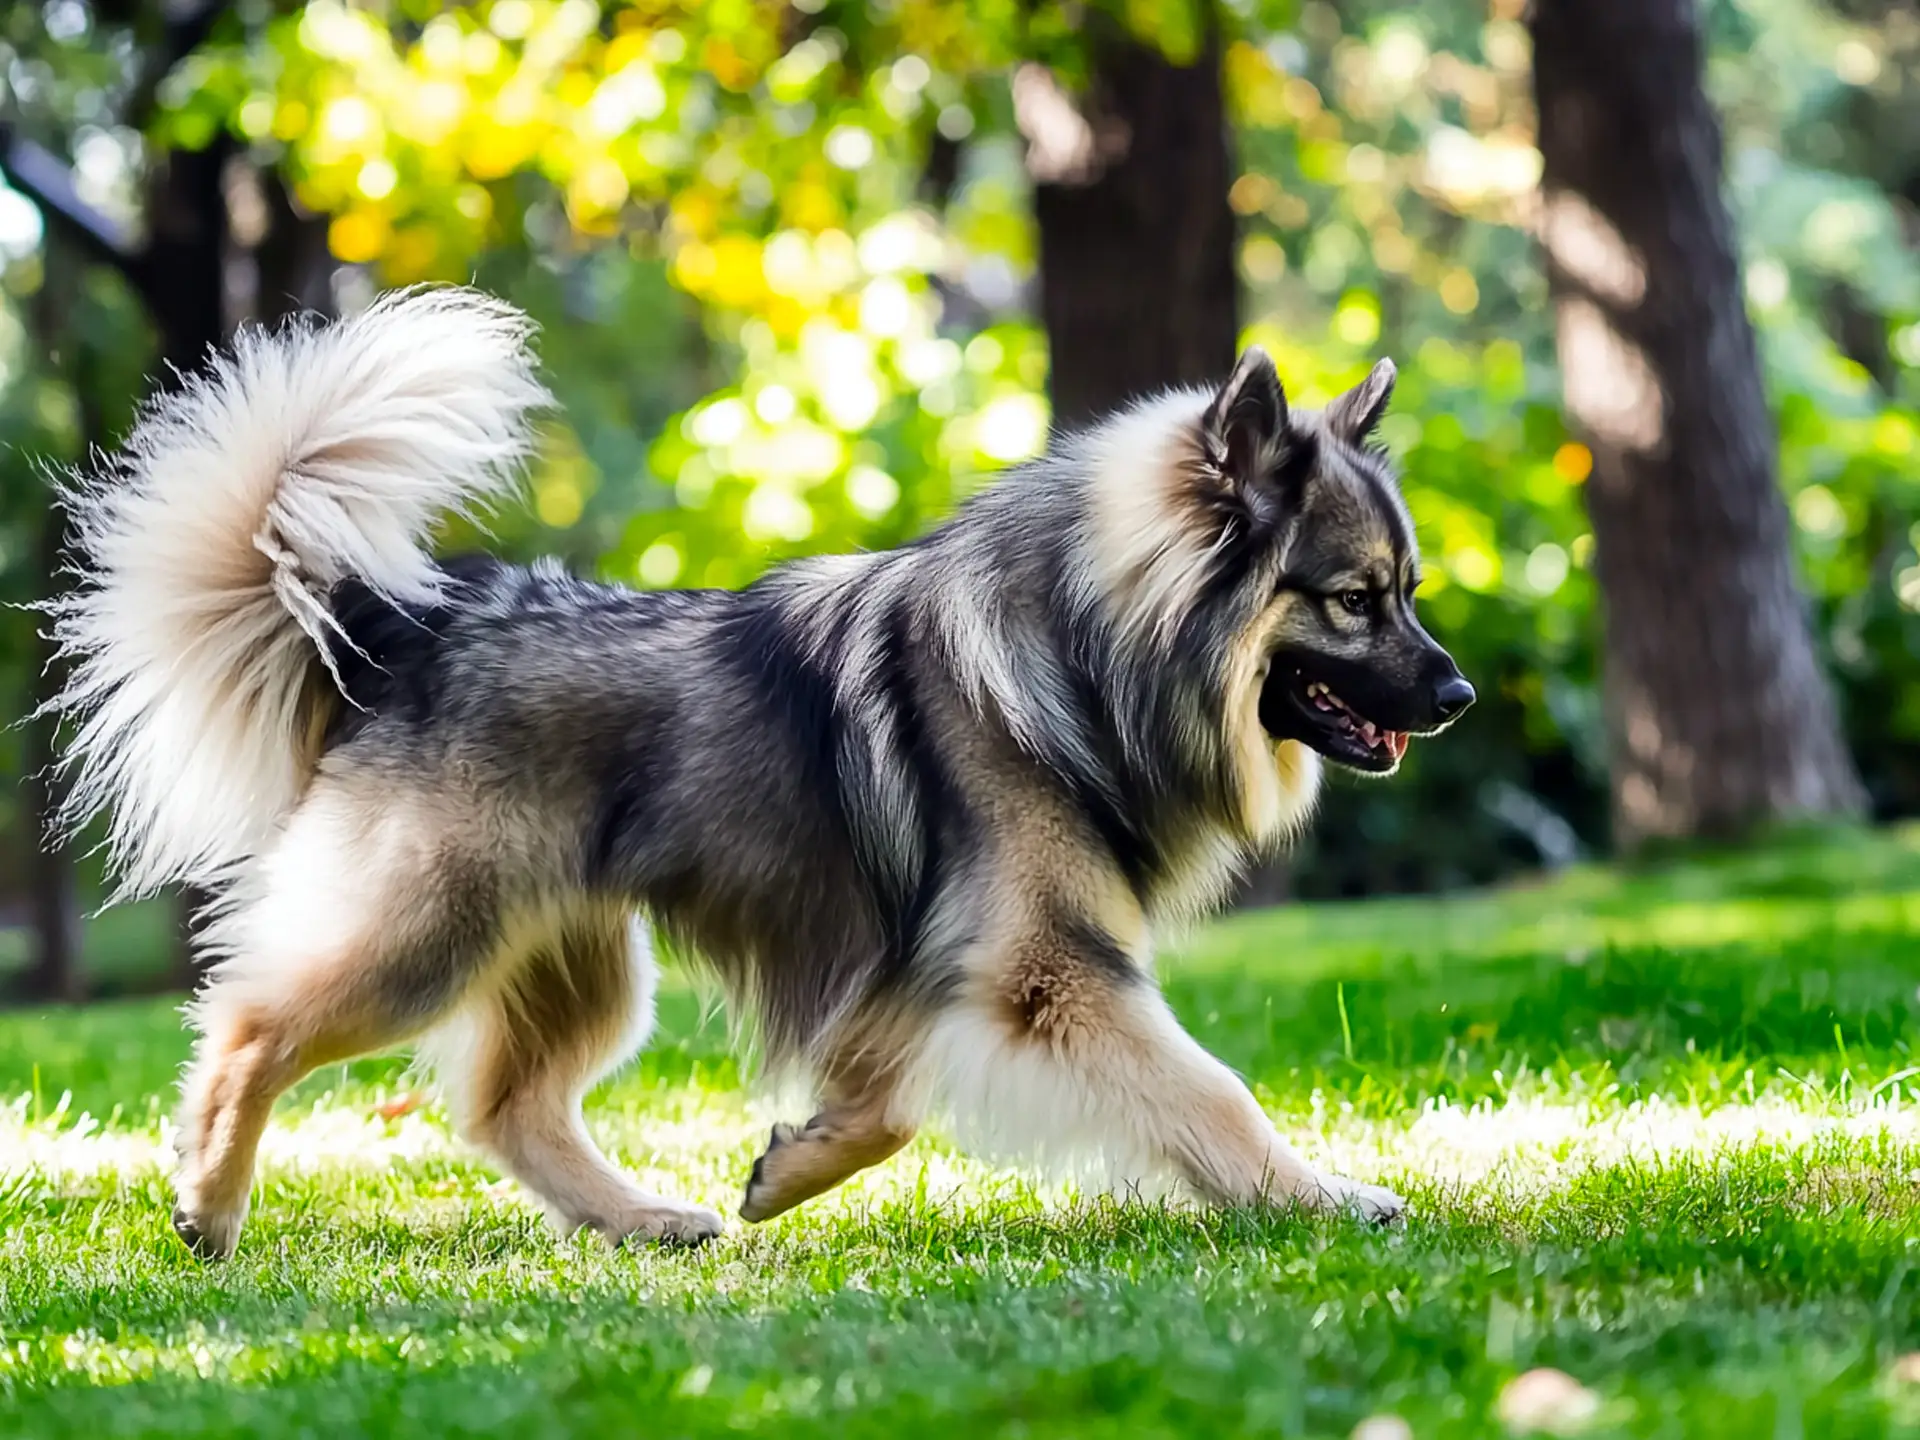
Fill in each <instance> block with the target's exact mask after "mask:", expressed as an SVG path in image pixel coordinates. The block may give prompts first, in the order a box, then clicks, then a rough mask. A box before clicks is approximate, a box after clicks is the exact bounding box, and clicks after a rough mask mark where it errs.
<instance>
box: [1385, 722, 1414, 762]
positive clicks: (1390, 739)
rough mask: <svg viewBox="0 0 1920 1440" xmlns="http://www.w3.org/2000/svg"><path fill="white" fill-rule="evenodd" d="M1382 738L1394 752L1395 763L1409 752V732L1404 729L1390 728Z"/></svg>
mask: <svg viewBox="0 0 1920 1440" xmlns="http://www.w3.org/2000/svg"><path fill="white" fill-rule="evenodd" d="M1382 738H1383V739H1385V740H1386V742H1387V749H1389V750H1391V751H1392V752H1393V759H1394V763H1395V764H1398V763H1399V761H1400V757H1401V756H1403V755H1405V754H1406V753H1407V741H1408V739H1409V736H1408V735H1407V732H1406V731H1404V730H1388V731H1386V732H1385V733H1384V735H1383V736H1382Z"/></svg>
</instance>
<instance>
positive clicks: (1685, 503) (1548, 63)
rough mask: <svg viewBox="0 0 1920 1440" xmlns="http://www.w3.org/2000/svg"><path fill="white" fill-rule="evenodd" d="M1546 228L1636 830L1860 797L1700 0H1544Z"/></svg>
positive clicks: (1609, 707) (1666, 832)
mask: <svg viewBox="0 0 1920 1440" xmlns="http://www.w3.org/2000/svg"><path fill="white" fill-rule="evenodd" d="M1531 25H1532V32H1533V41H1534V84H1535V92H1536V96H1537V100H1538V106H1539V145H1540V152H1541V156H1542V159H1543V165H1544V169H1543V195H1542V205H1543V208H1542V221H1541V235H1542V239H1543V242H1544V249H1545V254H1546V260H1547V273H1548V278H1549V282H1550V284H1551V287H1552V291H1553V295H1554V304H1555V313H1556V316H1557V323H1558V336H1559V351H1560V366H1561V373H1562V377H1563V384H1564V387H1565V394H1566V404H1567V411H1568V414H1569V417H1570V418H1571V419H1572V421H1573V423H1574V425H1575V426H1576V427H1577V428H1578V429H1579V430H1580V431H1581V433H1582V434H1583V437H1584V438H1585V439H1586V441H1587V443H1588V445H1589V446H1590V447H1591V448H1592V451H1593V474H1592V479H1591V480H1590V481H1589V482H1588V484H1587V487H1586V489H1587V505H1588V510H1589V512H1590V514H1591V516H1592V520H1593V527H1594V539H1595V564H1596V567H1597V573H1598V576H1599V580H1600V587H1601V594H1602V614H1603V623H1602V634H1603V645H1604V661H1603V676H1604V687H1605V690H1604V693H1605V699H1606V712H1607V721H1608V733H1609V739H1610V742H1611V760H1612V790H1613V802H1614V822H1615V827H1616V835H1617V837H1618V839H1620V840H1621V841H1622V842H1624V843H1627V844H1634V843H1637V842H1640V841H1644V840H1647V839H1650V838H1655V837H1686V836H1694V835H1702V834H1720V833H1735V832H1738V831H1740V830H1743V829H1745V828H1748V827H1750V826H1752V825H1753V824H1755V823H1756V822H1761V821H1765V820H1768V819H1772V818H1775V817H1783V816H1795V815H1827V814H1835V813H1851V812H1854V811H1857V810H1858V809H1859V808H1860V806H1861V804H1862V800H1863V792H1862V790H1861V786H1860V782H1859V780H1858V778H1857V776H1856V775H1855V773H1854V769H1853V764H1852V761H1851V759H1850V758H1849V757H1848V755H1847V751H1846V748H1845V746H1844V745H1843V744H1842V742H1841V738H1840V727H1839V724H1838V722H1837V719H1836V716H1835V712H1834V706H1833V698H1832V694H1831V691H1830V690H1829V688H1828V685H1827V682H1826V679H1825V677H1824V675H1823V674H1822V672H1821V668H1820V662H1819V657H1818V654H1817V652H1816V650H1815V648H1814V644H1813V637H1812V634H1811V631H1810V628H1809V625H1808V619H1807V609H1806V605H1805V602H1804V601H1803V599H1802V597H1801V595H1800V592H1799V589H1798V587H1797V585H1796V583H1795V580H1794V575H1793V552H1792V547H1791V534H1792V532H1791V528H1790V526H1789V523H1788V516H1787V507H1786V504H1785V502H1784V500H1783V498H1782V496H1781V493H1780V488H1779V485H1778V481H1777V478H1776V468H1775V467H1776V449H1775V446H1776V441H1775V427H1774V421H1773V418H1772V416H1771V414H1770V413H1769V410H1768V407H1767V403H1766V397H1765V395H1764V393H1763V391H1762V389H1761V384H1760V370H1759V363H1758V356H1757V354H1756V351H1755V345H1754V336H1753V330H1752V327H1751V325H1750V324H1749V322H1748V318H1747V313H1746V309H1745V305H1744V302H1743V298H1742V293H1741V288H1740V278H1739V269H1738V263H1737V259H1736V254H1735V249H1734V240H1733V227H1732V221H1731V219H1730V217H1729V215H1728V213H1727V210H1726V207H1725V205H1724V203H1723V201H1722V199H1721V194H1720V188H1721V170H1720V146H1721V142H1720V130H1719V126H1718V123H1717V122H1716V120H1715V118H1714V114H1713V111H1712V109H1711V107H1710V106H1709V104H1708V102H1707V98H1706V95H1705V93H1704V92H1703V90H1702V88H1701V68H1702V53H1701V36H1700V30H1699V19H1698V15H1697V10H1696V6H1695V4H1694V0H1611V3H1608V4H1605V5H1592V4H1585V3H1581V0H1537V3H1536V4H1535V5H1534V7H1533V10H1532V15H1531Z"/></svg>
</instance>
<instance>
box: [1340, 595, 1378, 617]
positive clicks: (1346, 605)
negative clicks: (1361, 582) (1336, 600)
mask: <svg viewBox="0 0 1920 1440" xmlns="http://www.w3.org/2000/svg"><path fill="white" fill-rule="evenodd" d="M1340 608H1341V609H1343V610H1345V611H1346V612H1347V613H1348V614H1349V615H1365V614H1367V613H1368V612H1369V611H1371V610H1372V609H1373V596H1371V595H1369V594H1368V593H1367V592H1366V591H1365V590H1348V591H1345V592H1343V593H1342V594H1341V596H1340Z"/></svg>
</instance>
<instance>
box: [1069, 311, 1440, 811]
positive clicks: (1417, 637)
mask: <svg viewBox="0 0 1920 1440" xmlns="http://www.w3.org/2000/svg"><path fill="white" fill-rule="evenodd" d="M1393 382H1394V368H1393V365H1392V363H1391V362H1390V361H1385V360H1383V361H1381V362H1380V363H1379V364H1378V365H1376V366H1375V367H1374V369H1373V371H1372V373H1371V374H1369V375H1368V376H1367V378H1366V379H1365V380H1364V381H1362V382H1361V384H1359V385H1358V386H1356V387H1355V388H1354V389H1353V390H1351V391H1349V392H1347V393H1346V394H1344V395H1342V396H1340V397H1339V398H1338V399H1337V400H1335V401H1334V402H1333V403H1332V404H1331V405H1329V406H1327V408H1326V409H1325V410H1323V411H1320V412H1318V413H1313V412H1300V411H1295V410H1293V409H1292V408H1291V407H1289V405H1288V404H1287V399H1286V396H1285V393H1284V392H1283V390H1282V389H1281V385H1280V380H1279V377H1278V376H1277V375H1276V374H1275V372H1274V367H1273V362H1272V361H1271V360H1270V359H1269V358H1268V357H1267V355H1266V354H1265V352H1263V351H1261V350H1258V349H1254V350H1250V351H1248V352H1247V354H1246V355H1245V356H1244V357H1243V358H1242V360H1241V361H1240V363H1239V365H1238V367H1236V369H1235V370H1234V373H1233V375H1232V377H1231V378H1230V379H1229V380H1228V381H1227V382H1226V384H1225V385H1223V386H1221V387H1220V389H1219V390H1218V391H1217V392H1215V393H1213V394H1212V395H1211V396H1210V397H1201V399H1200V404H1199V405H1198V406H1197V407H1196V406H1195V404H1194V400H1193V399H1192V398H1186V399H1181V398H1180V397H1175V398H1174V399H1172V400H1169V401H1167V402H1164V403H1163V404H1161V405H1159V406H1155V407H1148V408H1145V409H1142V410H1140V411H1136V412H1134V413H1133V414H1132V415H1131V416H1129V417H1126V418H1125V419H1123V420H1122V421H1121V422H1120V423H1119V424H1118V425H1116V426H1115V427H1114V428H1112V429H1111V430H1109V431H1108V433H1107V436H1106V440H1105V446H1104V453H1103V454H1102V456H1101V457H1100V458H1101V461H1102V464H1101V466H1100V471H1101V473H1102V475H1103V476H1104V477H1106V478H1105V482H1104V487H1103V488H1104V492H1105V494H1104V500H1105V503H1104V504H1101V505H1097V506H1096V509H1097V511H1098V512H1099V514H1100V515H1101V517H1102V518H1101V520H1100V522H1099V528H1100V531H1101V533H1100V535H1099V537H1098V539H1099V543H1098V544H1097V545H1096V550H1097V552H1098V554H1099V555H1100V557H1101V560H1100V564H1101V569H1102V571H1103V578H1104V580H1105V582H1106V583H1105V585H1104V586H1103V589H1104V591H1105V594H1106V596H1107V602H1108V604H1109V605H1110V606H1112V607H1113V608H1112V613H1113V615H1114V617H1115V619H1116V620H1117V621H1118V623H1119V628H1120V630H1121V632H1122V633H1123V634H1130V635H1133V636H1136V637H1139V638H1140V639H1141V640H1142V641H1143V642H1145V643H1146V648H1148V649H1152V650H1154V651H1156V652H1157V653H1159V654H1160V655H1161V657H1162V663H1163V665H1164V667H1165V670H1164V673H1166V674H1168V675H1179V674H1195V673H1197V672H1196V669H1195V667H1198V668H1199V670H1201V671H1204V673H1205V675H1206V677H1207V679H1206V682H1205V690H1206V691H1207V692H1209V693H1210V697H1211V700H1210V704H1209V709H1210V710H1211V712H1212V714H1213V715H1214V716H1215V718H1216V720H1217V722H1218V724H1219V725H1220V727H1221V732H1222V733H1221V735H1220V738H1221V740H1222V741H1223V742H1224V744H1223V746H1222V748H1220V749H1219V750H1216V751H1214V752H1213V753H1214V754H1215V755H1217V756H1218V757H1219V759H1220V761H1221V762H1223V765H1222V766H1221V767H1219V768H1216V769H1215V770H1214V773H1220V774H1222V775H1223V779H1224V780H1225V782H1226V784H1227V785H1228V787H1229V789H1231V790H1232V791H1233V792H1236V793H1235V795H1234V799H1235V801H1236V803H1235V804H1234V807H1233V808H1234V810H1235V811H1236V812H1237V813H1238V814H1239V816H1240V817H1241V828H1243V829H1244V830H1245V831H1246V832H1247V833H1248V834H1249V837H1250V838H1254V839H1262V838H1265V839H1271V838H1272V837H1273V836H1274V835H1275V833H1276V832H1277V831H1279V830H1283V829H1284V828H1286V826H1287V825H1289V824H1291V823H1294V822H1295V821H1297V819H1298V817H1299V814H1300V807H1299V805H1296V804H1293V803H1290V802H1291V801H1293V800H1294V799H1295V798H1296V797H1297V795H1298V792H1301V791H1303V790H1304V791H1306V792H1309V793H1310V790H1311V783H1310V781H1311V776H1310V774H1309V775H1308V776H1307V778H1306V779H1305V781H1301V780H1300V779H1299V772H1300V766H1299V763H1298V761H1299V752H1298V750H1297V749H1296V748H1295V747H1296V745H1303V746H1305V747H1308V748H1310V749H1312V750H1314V751H1317V752H1318V753H1319V754H1320V755H1322V756H1325V757H1326V758H1327V759H1329V760H1332V761H1334V762H1336V763H1338V764H1340V765H1343V766H1346V767H1348V768H1350V769H1353V770H1356V771H1360V772H1363V773H1366V774H1372V775H1385V774H1390V773H1391V772H1392V771H1394V770H1395V769H1397V768H1398V766H1399V764H1400V760H1401V757H1402V756H1403V755H1404V754H1405V753H1406V747H1407V743H1408V738H1409V737H1410V736H1412V735H1424V734H1432V733H1433V732H1435V731H1437V730H1440V729H1441V728H1443V727H1444V726H1446V725H1447V724H1448V723H1450V722H1451V721H1453V720H1454V719H1456V718H1457V717H1458V716H1459V715H1460V713H1461V712H1462V711H1463V710H1465V709H1466V708H1467V706H1468V705H1470V704H1472V703H1473V698H1474V693H1473V687H1472V686H1471V685H1470V684H1468V683H1467V681H1466V679H1465V677H1464V676H1462V675H1461V673H1460V670H1459V667H1458V666H1456V665H1455V664H1454V662H1453V660H1452V658H1451V657H1450V656H1449V655H1448V654H1447V652H1446V651H1445V650H1443V649H1442V648H1441V647H1440V646H1439V645H1438V644H1436V643H1435V642H1434V640H1433V638H1432V637H1431V636H1430V635H1428V634H1427V632H1426V631H1425V630H1424V629H1423V628H1422V627H1421V624H1420V621H1419V618H1418V617H1417V615H1416V614H1415V611H1414V591H1415V589H1416V588H1417V587H1418V585H1419V583H1420V555H1419V550H1418V546H1417V545H1416V543H1415V540H1414V533H1413V526H1412V523H1411V522H1410V520H1409V518H1408V516H1407V512H1406V509H1405V506H1404V505H1403V504H1402V502H1401V499H1400V494H1399V489H1398V485H1397V483H1396V480H1395V477H1394V474H1393V472H1392V470H1391V468H1390V467H1389V465H1388V463H1387V460H1386V457H1385V455H1384V454H1383V453H1382V452H1381V451H1380V450H1379V449H1378V448H1376V447H1375V446H1374V445H1373V444H1372V443H1371V438H1370V437H1371V436H1372V433H1373V431H1374V428H1375V427H1376V426H1377V425H1378V423H1379V421H1380V418H1381V416H1382V414H1383V413H1384V411H1385V410H1386V406H1387V402H1388V400H1389V398H1390V397H1391V395H1392V392H1393ZM1196 408H1197V410H1198V414H1197V417H1196V413H1195V411H1196ZM1135 653H1136V654H1140V653H1141V651H1140V649H1138V648H1136V651H1135ZM1196 758H1197V754H1196ZM1210 768H1211V767H1210ZM1276 768H1277V769H1278V770H1279V771H1281V772H1282V774H1281V778H1280V782H1279V785H1278V787H1276V784H1275V780H1274V772H1275V770H1276ZM1300 803H1301V804H1304V800H1302V801H1301V802H1300Z"/></svg>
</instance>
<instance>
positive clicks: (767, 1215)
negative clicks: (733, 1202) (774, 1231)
mask: <svg viewBox="0 0 1920 1440" xmlns="http://www.w3.org/2000/svg"><path fill="white" fill-rule="evenodd" d="M803 1133H805V1132H804V1131H803V1130H802V1129H801V1127H800V1126H798V1125H788V1124H785V1123H782V1124H779V1125H775V1126H774V1127H773V1133H772V1134H771V1135H769V1136H768V1137H767V1148H766V1149H765V1150H762V1151H761V1152H760V1156H759V1158H758V1159H756V1160H755V1161H754V1162H753V1172H752V1173H751V1174H749V1175H748V1176H747V1189H746V1193H745V1194H744V1195H743V1196H742V1197H741V1199H740V1218H741V1219H742V1220H745V1221H747V1222H748V1223H750V1224H758V1223H759V1222H760V1221H762V1220H771V1219H772V1218H773V1217H774V1216H775V1215H778V1214H779V1213H780V1212H781V1211H783V1210H785V1209H787V1208H788V1206H789V1205H790V1204H791V1203H792V1202H791V1201H786V1202H782V1200H781V1199H779V1198H778V1196H777V1195H776V1194H775V1187H774V1185H773V1179H772V1176H771V1174H770V1173H769V1169H770V1167H769V1165H768V1162H769V1161H770V1160H772V1159H773V1157H774V1155H775V1154H776V1153H777V1152H778V1151H779V1150H781V1149H782V1148H784V1147H785V1146H788V1145H791V1144H793V1143H794V1141H796V1140H798V1139H799V1138H800V1137H801V1135H802V1134H803Z"/></svg>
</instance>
